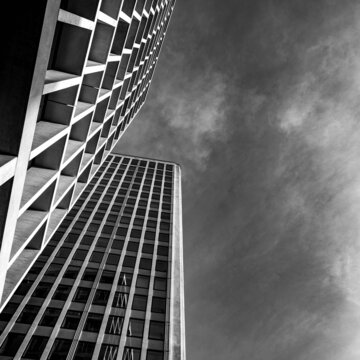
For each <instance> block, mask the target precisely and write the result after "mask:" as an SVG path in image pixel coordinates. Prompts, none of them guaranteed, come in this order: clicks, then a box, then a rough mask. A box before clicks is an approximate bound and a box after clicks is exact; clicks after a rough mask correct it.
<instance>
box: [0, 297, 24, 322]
mask: <svg viewBox="0 0 360 360" xmlns="http://www.w3.org/2000/svg"><path fill="white" fill-rule="evenodd" d="M18 306H19V305H18V304H16V303H12V302H9V303H8V304H7V305H6V306H5V308H4V310H3V311H2V312H1V313H0V321H9V320H10V319H11V318H12V316H13V315H14V313H15V311H16V309H17V308H18Z"/></svg>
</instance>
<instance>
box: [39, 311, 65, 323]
mask: <svg viewBox="0 0 360 360" xmlns="http://www.w3.org/2000/svg"><path fill="white" fill-rule="evenodd" d="M60 313H61V310H60V309H53V308H47V309H46V310H45V312H44V315H43V317H42V319H41V321H40V325H41V326H51V327H53V326H55V324H56V321H57V319H58V318H59V316H60Z"/></svg>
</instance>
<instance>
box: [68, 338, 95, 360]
mask: <svg viewBox="0 0 360 360" xmlns="http://www.w3.org/2000/svg"><path fill="white" fill-rule="evenodd" d="M94 349H95V343H91V342H87V341H79V344H78V346H77V348H76V352H75V356H74V357H73V360H88V359H91V357H92V355H93V352H94Z"/></svg>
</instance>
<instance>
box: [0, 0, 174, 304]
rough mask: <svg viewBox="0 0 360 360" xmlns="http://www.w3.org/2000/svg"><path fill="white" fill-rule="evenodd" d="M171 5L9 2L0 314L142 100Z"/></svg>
mask: <svg viewBox="0 0 360 360" xmlns="http://www.w3.org/2000/svg"><path fill="white" fill-rule="evenodd" d="M174 2H175V1H174V0H71V1H70V0H62V1H60V0H51V1H50V0H38V1H25V2H23V3H21V4H18V3H16V2H10V3H9V4H8V5H9V6H12V7H13V10H14V11H13V12H10V13H14V14H15V13H16V16H15V17H14V18H13V19H12V28H11V30H10V29H9V31H8V32H7V33H5V32H2V34H1V40H2V48H3V49H4V51H3V52H2V56H1V59H0V74H1V82H0V87H1V91H0V116H1V122H0V307H1V304H4V302H5V301H6V299H7V297H8V295H9V294H10V293H11V292H12V290H13V289H14V287H15V286H16V285H17V283H18V281H19V279H20V278H21V276H22V275H23V273H24V271H26V269H27V268H28V267H29V266H30V265H31V264H32V262H33V261H34V259H35V258H36V256H37V255H38V252H39V251H40V250H41V249H43V248H44V247H45V246H46V244H47V242H48V240H49V239H50V237H51V236H52V234H53V233H54V231H55V230H56V229H57V227H58V225H59V223H60V221H61V220H62V219H63V218H64V216H65V215H66V214H67V212H68V211H69V210H70V209H71V207H72V205H73V204H74V203H75V201H76V199H77V198H78V197H79V196H80V194H81V193H82V191H83V189H84V188H85V186H86V184H87V183H88V182H89V180H90V179H91V178H92V176H93V175H94V174H95V172H96V170H97V169H98V168H99V167H100V166H101V164H102V162H103V161H104V159H106V156H107V155H108V153H109V152H110V151H111V150H112V149H113V147H114V146H115V144H116V143H117V141H118V140H119V138H120V137H121V136H122V134H123V132H124V131H125V130H126V128H127V126H128V125H129V123H130V122H131V121H132V119H133V117H134V116H135V115H136V113H137V112H138V111H139V109H140V107H141V106H142V104H143V103H144V101H145V98H146V94H147V91H148V89H149V85H150V81H151V78H152V75H153V72H154V69H155V64H156V61H157V59H158V55H159V51H160V48H161V44H162V42H163V40H164V36H165V32H166V28H167V25H168V23H169V19H170V16H171V13H172V11H173V7H174Z"/></svg>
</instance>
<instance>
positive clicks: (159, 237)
mask: <svg viewBox="0 0 360 360" xmlns="http://www.w3.org/2000/svg"><path fill="white" fill-rule="evenodd" d="M183 296H184V294H183V263H182V217H181V183H180V168H179V167H178V166H177V165H175V164H173V163H168V162H163V161H157V160H148V159H140V158H134V157H129V156H119V155H109V156H108V157H107V159H106V160H105V161H104V163H103V165H101V167H100V169H99V171H98V172H97V173H96V175H95V176H94V177H93V179H92V180H91V181H90V183H89V185H88V186H87V187H86V189H85V191H84V192H83V193H82V195H81V196H80V198H79V199H78V200H77V202H76V203H75V205H74V206H73V208H72V209H71V211H70V212H69V213H68V214H67V215H66V217H65V219H64V220H63V221H62V223H61V225H60V227H59V228H58V230H57V231H56V232H55V233H54V234H53V236H52V237H51V239H50V241H49V243H48V244H47V245H46V247H45V248H44V249H43V250H42V252H41V254H40V255H39V256H38V258H37V259H36V261H35V263H34V264H33V265H32V267H31V269H30V270H29V272H28V273H27V274H24V278H23V280H22V281H21V283H20V285H19V287H18V288H17V289H16V291H15V293H14V294H13V295H12V297H11V299H10V301H9V302H8V303H7V304H6V306H5V308H4V310H3V312H2V313H1V314H0V331H1V332H0V359H13V358H14V359H20V358H21V359H67V360H70V359H104V360H114V359H122V360H125V359H126V360H140V359H141V360H175V359H176V360H177V359H179V360H180V359H185V337H184V299H183Z"/></svg>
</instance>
